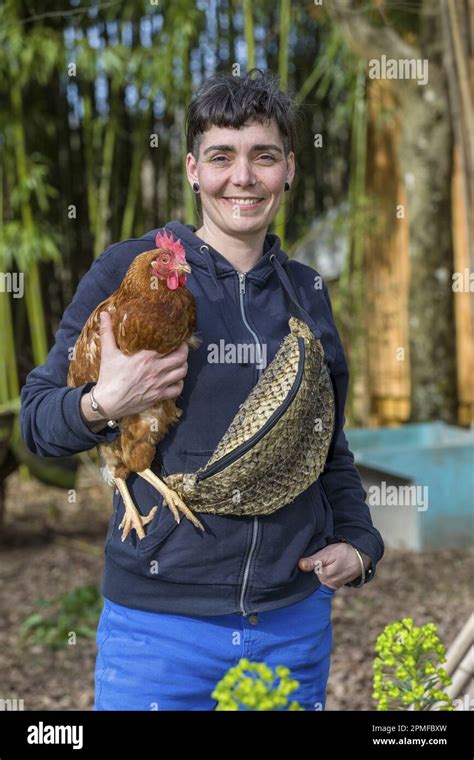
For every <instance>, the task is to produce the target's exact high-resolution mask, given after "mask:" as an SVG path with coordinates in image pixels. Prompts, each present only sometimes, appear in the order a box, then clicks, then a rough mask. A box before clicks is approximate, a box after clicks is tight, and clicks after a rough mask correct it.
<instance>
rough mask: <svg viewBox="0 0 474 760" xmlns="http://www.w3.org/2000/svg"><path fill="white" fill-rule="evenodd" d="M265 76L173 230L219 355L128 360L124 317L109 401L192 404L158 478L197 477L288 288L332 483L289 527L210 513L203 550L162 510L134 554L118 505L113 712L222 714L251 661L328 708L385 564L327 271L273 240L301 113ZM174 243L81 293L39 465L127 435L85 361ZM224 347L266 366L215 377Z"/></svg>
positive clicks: (34, 384) (228, 118) (284, 323)
mask: <svg viewBox="0 0 474 760" xmlns="http://www.w3.org/2000/svg"><path fill="white" fill-rule="evenodd" d="M257 74H258V76H256V77H254V76H253V74H252V72H251V73H250V74H249V75H247V76H246V77H244V78H239V77H233V76H222V75H219V76H216V77H213V78H211V79H209V80H207V81H206V82H205V84H204V85H203V87H202V88H201V90H200V91H199V92H198V93H197V95H196V96H195V97H194V99H193V101H192V102H191V103H190V105H189V107H188V114H187V141H188V151H189V152H188V155H187V157H186V169H187V176H188V180H189V182H190V185H191V187H192V189H193V191H194V192H195V193H196V195H199V197H200V200H201V204H202V223H201V226H200V227H199V229H195V227H194V226H193V225H191V224H183V223H181V222H179V221H177V220H175V221H172V222H169V223H168V224H166V225H165V227H166V229H167V230H168V231H172V232H173V233H174V236H175V237H177V238H179V239H180V240H181V242H182V244H183V246H184V248H185V250H186V258H187V260H188V262H189V264H190V265H191V268H192V273H191V275H190V276H189V278H188V283H187V287H189V288H190V290H191V291H192V292H193V294H194V296H195V298H196V302H197V319H198V322H197V331H198V333H199V334H200V336H201V337H202V339H203V342H202V345H201V346H200V348H199V349H198V350H195V351H192V352H191V353H190V354H189V355H188V352H187V346H186V344H183V345H182V346H181V347H180V348H179V349H177V350H176V351H174V352H172V353H170V354H168V355H167V356H165V357H159V356H158V355H153V356H152V357H150V356H149V355H148V356H147V357H144V356H143V353H147V352H140V353H139V354H136V355H134V356H131V357H130V356H128V357H126V356H124V355H123V354H122V353H121V352H120V351H119V350H118V349H117V347H116V345H115V341H114V337H113V333H112V330H111V324H110V318H108V316H107V315H106V317H105V321H104V322H103V324H102V327H101V342H102V363H101V369H100V377H99V380H98V383H97V384H96V387H95V389H94V392H95V397H96V400H97V402H98V403H99V406H100V407H101V408H102V409H103V410H104V411H106V412H107V414H108V416H110V417H113V418H114V419H116V418H120V417H121V416H123V415H124V414H132V413H136V412H139V411H142V410H143V409H146V408H148V407H150V406H151V405H152V404H153V403H154V402H156V401H157V400H159V399H164V398H176V397H179V406H180V407H181V408H182V409H183V415H182V417H181V419H180V421H179V424H178V425H176V426H175V427H174V428H173V429H172V431H171V432H170V433H169V434H168V435H167V436H166V437H165V439H164V440H163V441H162V442H161V443H160V445H159V447H158V451H157V456H156V460H155V462H154V465H153V466H154V467H155V468H158V471H162V472H165V473H168V474H169V473H173V472H182V471H184V472H193V471H195V470H196V469H198V468H199V467H200V466H201V465H203V464H205V463H206V462H207V460H208V458H209V456H210V454H211V453H212V452H213V450H214V448H215V447H216V445H217V443H218V441H219V440H220V438H221V437H222V435H223V433H224V432H225V430H226V429H227V427H228V425H229V423H230V422H231V420H232V418H233V417H234V415H235V413H236V411H237V409H238V407H239V405H240V404H241V403H242V402H243V401H244V400H245V399H246V397H247V396H248V394H249V392H250V390H251V388H252V387H253V386H254V385H255V383H256V382H257V380H258V377H259V375H260V374H261V372H262V371H263V370H264V367H265V366H266V364H268V363H269V362H270V361H271V360H272V358H273V356H274V355H275V353H276V352H277V350H278V348H279V346H280V344H281V341H282V340H283V338H284V336H285V335H286V334H287V333H288V309H287V305H286V304H287V301H286V300H285V292H284V291H285V290H286V291H287V293H286V295H288V293H290V296H291V283H289V280H288V277H287V276H286V275H285V274H282V272H285V271H286V272H287V273H288V275H289V278H290V280H292V281H293V284H294V288H295V289H293V290H292V297H293V298H294V299H298V301H299V303H300V305H301V307H302V308H304V309H305V310H306V312H307V313H308V314H309V315H310V316H311V318H312V319H313V320H314V321H315V322H316V323H317V325H318V327H319V328H320V329H321V331H322V336H321V340H322V343H323V346H324V349H325V353H326V355H327V357H328V361H329V367H330V370H331V376H332V381H333V384H334V389H335V397H336V405H337V416H336V419H337V420H338V424H337V425H336V429H335V432H334V435H333V439H332V443H331V447H330V449H329V454H328V457H327V461H326V467H325V469H324V472H323V473H322V474H321V476H320V478H319V479H318V480H317V481H316V482H315V483H313V485H312V486H311V487H310V488H308V489H307V490H306V491H305V492H304V493H302V494H301V495H300V496H298V497H297V498H296V499H294V501H293V502H292V503H291V504H289V505H287V506H286V507H283V508H282V509H279V510H278V511H277V512H275V513H273V514H271V515H267V516H264V517H255V516H254V517H237V516H233V515H230V516H220V515H212V514H206V515H203V514H201V515H200V517H201V518H203V521H204V522H205V528H206V530H205V532H204V533H202V532H201V531H198V530H196V528H194V526H193V525H192V524H191V523H190V522H189V521H187V520H181V522H180V524H179V526H178V525H177V524H176V522H175V520H174V518H173V516H172V514H171V512H170V510H168V509H167V508H166V506H165V507H163V504H162V503H159V508H158V511H157V513H156V515H155V517H154V518H153V521H152V522H151V523H150V525H148V527H147V534H146V536H145V538H144V539H142V540H141V541H137V539H136V537H134V535H130V536H129V537H128V538H127V540H126V541H125V542H122V541H121V539H120V531H119V530H118V529H117V528H118V526H119V524H120V522H121V520H122V516H123V503H122V501H121V497H120V496H119V495H118V494H115V496H114V512H113V515H112V519H111V522H110V527H109V531H108V534H107V538H106V546H105V555H106V556H105V569H104V576H103V582H102V592H103V594H104V609H103V612H102V615H101V619H100V623H99V628H98V633H97V644H98V656H97V664H96V674H95V685H96V694H95V705H94V709H96V710H110V709H111V710H120V709H131V710H156V709H159V710H177V709H184V710H199V709H204V710H210V709H213V707H214V706H215V701H214V700H213V699H212V697H211V692H212V690H213V688H214V686H215V684H216V683H217V681H219V680H220V678H222V676H223V675H224V673H225V672H226V671H227V670H228V668H229V667H231V666H232V665H235V664H236V663H237V662H238V661H239V659H240V658H241V657H247V658H248V659H250V660H252V661H265V662H266V663H267V664H268V665H269V666H270V667H274V666H276V665H279V664H282V665H286V666H287V667H289V668H290V670H291V673H292V676H293V677H294V678H296V679H297V680H298V681H299V684H300V686H299V688H298V690H297V691H296V692H295V693H294V694H292V698H294V699H296V700H298V701H299V703H300V704H301V705H302V707H304V708H306V709H308V710H318V709H324V705H325V698H326V697H325V695H326V683H327V678H328V674H329V662H330V650H331V639H332V633H331V618H330V612H331V601H332V596H333V595H334V593H335V592H336V590H337V589H338V588H339V587H340V586H342V585H353V586H359V585H362V584H363V583H364V582H367V581H368V580H370V579H371V578H372V577H373V576H374V573H375V567H376V563H377V562H378V561H379V560H380V558H381V557H382V555H383V551H384V546H383V541H382V538H381V536H380V534H379V532H378V531H377V530H376V529H375V528H374V526H373V524H372V521H371V518H370V513H369V510H368V507H367V506H366V504H365V492H364V490H363V488H362V485H361V481H360V478H359V475H358V472H357V470H356V468H355V466H354V461H353V456H352V454H351V452H350V451H349V449H348V446H347V441H346V438H345V436H344V432H343V424H344V404H345V399H346V394H347V382H348V373H347V364H346V360H345V357H344V352H343V349H342V346H341V343H340V340H339V336H338V334H337V331H336V328H335V325H334V321H333V318H332V312H331V306H330V303H329V298H328V293H327V289H326V287H325V286H324V285H322V286H321V287H318V285H317V283H318V282H319V281H320V278H319V276H318V273H317V272H315V271H314V270H313V269H311V268H310V267H307V266H304V265H302V264H299V263H297V262H291V263H290V262H288V257H287V255H286V254H285V253H284V252H283V251H282V250H281V249H280V241H279V239H278V237H277V236H276V235H272V234H269V233H268V227H269V225H270V224H271V222H272V221H273V220H274V218H275V216H276V214H277V212H278V209H279V207H280V205H281V202H282V199H283V197H284V193H285V192H287V191H289V190H290V188H291V185H292V183H293V180H294V176H295V153H294V147H295V146H294V142H295V108H294V105H293V103H292V101H291V99H290V98H289V96H288V95H287V94H286V93H284V92H281V91H280V90H279V89H278V84H277V82H276V80H275V79H274V78H273V77H271V76H269V75H265V74H263V73H262V72H260V71H258V70H257ZM156 232H157V230H152V231H151V232H149V233H147V234H146V235H144V236H143V237H142V238H138V239H133V240H127V241H124V242H122V243H118V244H115V245H112V246H110V247H109V248H107V249H106V250H105V251H104V252H103V253H102V255H101V256H100V257H99V258H98V259H97V260H96V261H95V262H94V263H93V265H92V267H91V269H90V270H89V272H88V273H87V274H86V275H85V276H84V277H83V278H82V280H81V282H80V283H79V286H78V289H77V292H76V294H75V297H74V299H73V301H72V303H71V305H70V306H69V307H68V309H67V310H66V312H65V314H64V317H63V320H62V322H61V326H60V329H59V331H58V333H57V335H56V343H55V346H54V347H53V349H52V351H51V353H50V354H49V356H48V360H47V362H46V364H45V365H43V366H42V367H38V368H37V369H35V370H33V371H32V372H31V373H30V374H29V376H28V378H27V382H26V385H25V387H24V388H23V391H22V411H21V426H22V434H23V437H24V439H25V442H26V443H27V445H28V447H29V448H30V449H31V450H32V451H35V452H37V453H39V454H42V455H45V456H61V455H66V454H71V453H74V452H76V451H83V450H86V449H89V448H92V446H94V445H96V444H97V443H101V442H104V441H112V440H114V438H115V436H117V435H118V432H117V430H111V429H110V428H108V427H107V426H106V425H105V420H104V419H103V418H101V417H100V415H99V413H98V412H94V411H93V410H92V409H91V405H90V393H89V391H90V388H91V385H92V384H91V383H87V384H86V385H84V386H82V387H81V388H74V389H71V388H67V387H66V375H67V366H68V348H70V347H71V346H73V345H74V343H75V340H76V338H77V336H78V335H79V333H80V331H81V329H82V327H83V325H84V323H85V321H86V319H87V317H88V315H89V314H90V313H91V312H92V310H93V309H94V308H95V307H96V305H97V304H98V303H99V302H100V301H101V300H103V299H104V298H106V297H107V296H108V295H110V293H112V292H114V291H115V290H116V288H117V287H118V286H119V284H120V282H121V280H122V278H123V276H124V274H125V272H126V270H127V268H128V266H129V264H130V262H131V261H132V260H133V259H134V257H135V256H136V255H138V254H139V253H141V252H143V251H146V250H150V249H152V248H153V247H154V238H155V235H156ZM222 341H223V342H224V346H226V345H231V346H234V347H235V346H240V345H245V344H250V345H251V346H252V347H254V348H255V352H254V358H255V360H254V361H249V359H248V355H247V356H246V357H245V361H244V360H243V359H241V360H240V361H239V359H237V361H235V362H233V363H229V362H227V361H225V359H223V360H222V361H219V362H217V363H216V362H210V361H209V358H208V357H209V354H208V351H209V349H210V347H211V346H219V345H222ZM149 353H150V352H148V354H149ZM236 355H237V357H239V356H240V354H239V353H238V352H236ZM184 378H186V380H185V381H184ZM277 466H278V463H277V462H276V463H275V467H277ZM128 483H129V488H130V491H131V493H132V497H133V498H134V501H135V504H137V505H138V506H139V507H143V509H144V510H146V509H148V507H149V505H150V503H154V502H151V501H150V499H156V493H155V492H154V491H153V489H152V488H151V487H150V486H149V485H148V484H147V483H146V482H145V481H144V480H143V479H142V478H135V479H134V478H133V476H132V477H131V478H130V479H129V481H128Z"/></svg>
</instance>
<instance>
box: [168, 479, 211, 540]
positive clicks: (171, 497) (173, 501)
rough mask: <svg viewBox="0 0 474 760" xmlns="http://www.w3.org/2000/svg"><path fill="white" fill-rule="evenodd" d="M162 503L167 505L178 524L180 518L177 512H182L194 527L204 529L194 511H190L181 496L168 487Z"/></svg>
mask: <svg viewBox="0 0 474 760" xmlns="http://www.w3.org/2000/svg"><path fill="white" fill-rule="evenodd" d="M163 504H166V506H167V507H169V509H170V510H171V511H172V513H173V516H174V519H175V520H176V522H177V523H178V525H179V523H180V520H181V517H180V515H179V513H180V512H182V513H183V515H184V516H185V517H187V518H188V520H190V521H191V522H192V524H193V525H195V526H196V528H200V529H201V530H204V526H203V524H202V522H201V521H200V520H198V518H197V517H196V515H195V514H194V512H191V510H190V509H189V507H187V506H186V504H185V503H184V501H183V500H182V499H181V497H180V496H178V494H177V493H176V491H173V490H172V489H171V488H170V489H169V493H168V494H167V495H166V496H164V497H163Z"/></svg>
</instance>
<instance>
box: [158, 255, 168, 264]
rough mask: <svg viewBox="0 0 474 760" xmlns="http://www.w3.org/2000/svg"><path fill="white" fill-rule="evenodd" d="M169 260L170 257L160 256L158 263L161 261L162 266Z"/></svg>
mask: <svg viewBox="0 0 474 760" xmlns="http://www.w3.org/2000/svg"><path fill="white" fill-rule="evenodd" d="M169 260H170V257H169V256H166V255H164V256H160V261H161V262H162V263H163V264H167V263H168V261H169Z"/></svg>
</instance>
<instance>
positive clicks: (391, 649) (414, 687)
mask: <svg viewBox="0 0 474 760" xmlns="http://www.w3.org/2000/svg"><path fill="white" fill-rule="evenodd" d="M375 651H376V652H378V654H379V656H378V657H376V658H375V660H374V692H373V694H372V697H373V698H374V699H376V700H378V704H377V710H408V709H413V710H430V709H431V707H432V706H433V705H434V704H435V703H437V702H444V703H445V704H442V705H441V706H439V707H438V708H437V709H439V710H454V707H453V705H452V700H451V699H450V698H449V697H448V695H447V694H446V693H445V692H444V691H443V690H442V689H440V688H439V687H440V685H442V686H449V684H450V683H452V681H451V679H450V678H449V677H448V675H447V673H446V671H445V669H444V668H441V667H439V663H442V662H446V657H445V648H444V646H443V644H442V643H441V641H440V639H439V636H438V632H437V628H436V626H435V625H434V624H433V623H427V624H426V625H424V626H422V627H420V628H418V627H417V626H415V625H413V620H412V618H403V620H401V621H397V622H395V623H391V624H390V625H387V626H386V627H385V629H384V630H383V631H382V633H381V634H380V635H379V636H378V638H377V642H376V644H375Z"/></svg>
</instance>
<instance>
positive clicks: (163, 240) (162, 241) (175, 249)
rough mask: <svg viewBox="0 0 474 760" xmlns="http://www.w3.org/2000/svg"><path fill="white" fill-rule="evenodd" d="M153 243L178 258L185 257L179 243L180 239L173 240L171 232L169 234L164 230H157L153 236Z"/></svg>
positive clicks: (184, 252)
mask: <svg viewBox="0 0 474 760" xmlns="http://www.w3.org/2000/svg"><path fill="white" fill-rule="evenodd" d="M155 244H156V247H157V248H165V249H166V250H167V251H170V252H171V253H174V254H175V255H176V256H177V257H178V258H179V259H185V258H186V251H185V250H184V248H183V246H182V245H181V241H180V240H175V239H174V237H173V233H172V232H170V234H169V235H167V233H166V230H164V232H158V233H157V234H156V237H155Z"/></svg>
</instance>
